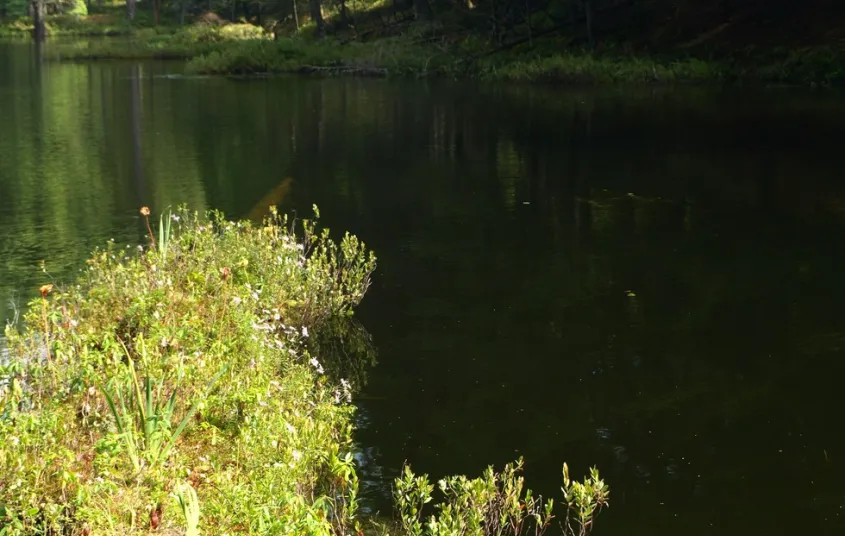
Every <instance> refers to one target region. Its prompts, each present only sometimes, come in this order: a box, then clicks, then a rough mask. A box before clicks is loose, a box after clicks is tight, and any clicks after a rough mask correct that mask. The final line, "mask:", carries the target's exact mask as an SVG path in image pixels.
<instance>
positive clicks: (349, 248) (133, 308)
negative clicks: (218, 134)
mask: <svg viewBox="0 0 845 536" xmlns="http://www.w3.org/2000/svg"><path fill="white" fill-rule="evenodd" d="M316 213H317V212H316V207H315V214H316ZM141 214H142V217H143V218H144V224H145V227H146V229H147V233H148V235H149V236H148V237H149V240H148V245H147V247H141V246H139V247H138V248H137V249H135V248H129V247H127V248H120V247H118V246H116V245H115V244H114V243H110V244H108V245H107V246H106V247H105V248H104V249H101V250H98V251H96V252H95V254H94V255H93V256H92V257H91V259H90V260H89V261H88V262H87V268H86V269H85V270H84V272H83V273H82V275H81V277H80V278H79V280H78V281H77V283H76V284H74V285H70V286H67V287H63V288H58V287H54V286H53V285H50V284H46V285H44V286H42V287H41V296H40V298H38V299H35V300H33V301H32V302H31V303H30V304H29V309H28V312H27V313H26V314H25V317H24V325H23V329H22V330H21V331H19V330H17V329H16V328H14V327H12V326H9V327H8V328H7V330H6V336H7V342H8V349H7V351H6V352H5V353H3V354H0V534H2V535H3V536H35V535H45V534H72V535H85V536H88V535H91V534H95V535H109V536H111V535H127V534H129V535H131V534H148V533H150V532H151V531H156V532H157V533H161V534H186V535H189V536H196V535H199V534H200V533H208V534H215V533H219V534H234V533H246V534H257V535H333V536H351V535H353V534H355V535H356V536H357V535H360V534H362V532H361V524H360V521H359V519H358V515H357V511H358V477H357V475H356V473H355V467H354V460H353V454H352V452H353V445H352V432H353V429H352V421H351V417H352V413H353V407H352V406H351V395H352V392H353V389H354V387H355V386H354V385H353V384H352V383H351V382H350V381H349V379H350V378H351V379H352V380H353V382H359V383H363V381H364V376H365V373H364V371H362V370H361V367H363V366H366V365H367V364H368V363H361V364H356V363H349V362H348V360H350V359H352V358H351V357H350V356H349V354H348V353H346V352H345V351H344V352H343V353H344V355H345V358H346V360H347V362H344V363H331V361H327V359H330V358H328V357H326V359H324V356H328V355H331V354H333V353H336V352H335V349H334V346H335V345H337V344H338V343H340V344H349V343H351V346H349V348H351V349H353V350H360V352H361V354H362V355H363V356H365V359H366V360H367V361H368V362H371V361H370V360H371V359H373V355H374V349H373V348H372V346H371V342H370V340H369V337H368V336H367V334H366V332H364V331H363V330H362V328H361V327H360V325H358V324H356V323H355V322H353V321H351V316H352V311H353V308H354V307H355V306H356V305H357V304H358V303H359V302H360V301H361V299H362V298H363V297H364V295H365V293H366V292H367V289H368V288H369V285H370V277H371V274H372V272H373V270H374V268H375V257H374V256H373V254H372V253H370V252H369V251H368V250H367V249H366V247H365V246H364V244H363V243H361V242H360V241H358V239H357V238H355V237H354V236H350V235H348V234H347V235H345V236H344V237H343V239H342V240H341V241H340V242H335V241H334V240H332V239H331V238H330V236H329V233H328V231H327V230H323V231H318V229H317V227H316V224H315V222H314V221H312V220H303V221H301V222H299V223H298V225H295V224H294V222H290V221H288V220H287V219H286V218H284V217H280V216H279V215H277V214H276V213H275V212H273V213H272V214H271V216H270V217H269V218H268V219H266V220H265V221H264V222H263V223H262V224H260V225H253V224H250V223H247V222H230V221H226V220H225V219H224V218H223V217H222V215H220V214H219V213H215V212H212V213H210V214H209V215H208V216H207V217H200V216H199V215H198V214H196V213H190V212H188V211H187V210H180V211H178V212H177V213H176V214H170V215H168V216H166V217H164V216H163V217H162V218H161V219H160V221H159V222H158V225H157V226H156V227H157V228H156V229H154V228H153V225H151V223H150V222H149V220H148V219H147V218H148V216H149V209H146V208H142V209H141ZM316 352H320V354H316ZM521 468H522V462H521V460H520V461H519V462H517V465H516V466H513V465H508V466H506V467H505V469H504V471H502V472H501V473H495V472H494V471H493V469H492V468H490V469H488V470H487V472H485V474H484V475H483V476H482V477H481V478H477V479H467V478H466V477H463V476H457V477H448V478H445V479H443V480H441V481H440V482H439V488H440V493H441V494H442V500H441V501H440V502H439V504H438V505H437V506H435V508H434V512H433V513H432V515H429V516H428V517H424V512H423V509H424V507H425V505H426V504H427V503H429V502H431V501H432V491H433V486H432V485H431V484H429V483H428V480H427V477H426V476H422V477H417V476H415V475H413V473H411V471H410V468H406V469H405V473H404V475H403V477H402V478H399V479H397V480H396V482H395V493H394V496H395V498H396V505H397V513H398V520H397V523H396V530H395V531H394V532H393V533H394V534H397V535H406V536H422V535H423V534H425V535H428V536H441V535H442V536H446V535H449V536H487V535H490V536H492V535H494V534H495V535H497V536H504V535H510V536H521V535H523V534H528V533H534V534H535V535H536V534H542V533H543V532H544V531H545V530H546V529H548V528H549V527H550V526H552V520H553V518H554V503H552V502H551V501H548V502H544V501H543V500H542V499H540V498H539V497H534V496H533V495H532V493H531V492H530V491H529V490H527V489H525V488H524V483H523V480H522V477H521V476H518V472H519V471H520V470H521ZM562 490H563V493H564V505H563V513H564V514H565V517H563V518H562V520H561V526H562V528H563V529H564V532H565V533H566V534H579V535H583V534H586V533H587V532H589V530H590V528H591V527H592V523H593V519H594V517H595V516H596V515H597V514H598V512H599V511H600V510H601V508H602V507H603V506H605V505H606V504H607V497H608V489H607V486H606V485H605V484H604V482H603V481H602V480H600V479H599V476H598V473H597V472H596V471H595V470H593V471H592V472H591V475H590V476H589V477H588V478H586V479H584V481H583V482H575V481H570V479H569V474H568V470H567V468H566V465H564V479H563V488H562ZM375 530H376V531H377V532H379V533H381V534H388V533H389V531H388V530H387V528H385V527H381V526H378V525H376V526H375Z"/></svg>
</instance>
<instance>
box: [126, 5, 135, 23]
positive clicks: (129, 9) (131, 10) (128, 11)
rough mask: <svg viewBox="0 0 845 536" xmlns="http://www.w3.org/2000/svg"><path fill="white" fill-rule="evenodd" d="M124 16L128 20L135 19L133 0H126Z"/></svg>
mask: <svg viewBox="0 0 845 536" xmlns="http://www.w3.org/2000/svg"><path fill="white" fill-rule="evenodd" d="M126 16H127V17H128V18H129V20H135V0H126Z"/></svg>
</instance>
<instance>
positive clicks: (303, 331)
mask: <svg viewBox="0 0 845 536" xmlns="http://www.w3.org/2000/svg"><path fill="white" fill-rule="evenodd" d="M302 336H303V337H307V336H308V328H307V327H305V326H302Z"/></svg>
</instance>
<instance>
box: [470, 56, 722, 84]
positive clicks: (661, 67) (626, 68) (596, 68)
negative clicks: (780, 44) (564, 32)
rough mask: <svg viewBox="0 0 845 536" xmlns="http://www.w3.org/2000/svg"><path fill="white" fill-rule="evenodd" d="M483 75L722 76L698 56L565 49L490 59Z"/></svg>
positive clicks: (594, 79) (570, 78) (603, 79)
mask: <svg viewBox="0 0 845 536" xmlns="http://www.w3.org/2000/svg"><path fill="white" fill-rule="evenodd" d="M481 76H482V77H483V78H487V79H494V80H512V81H520V82H569V83H611V82H637V83H661V82H712V81H718V80H721V79H723V77H724V72H723V70H722V69H721V68H720V67H719V65H717V64H715V63H711V62H706V61H702V60H698V59H694V58H691V59H685V60H676V61H669V62H659V61H656V60H653V59H649V58H639V57H618V58H614V57H601V56H595V55H592V54H588V53H572V52H567V53H562V54H554V55H551V56H546V57H538V58H533V59H525V60H523V59H517V60H513V61H508V62H506V63H504V64H501V63H499V64H497V63H495V62H490V64H489V65H487V66H485V67H484V68H483V69H482V70H481Z"/></svg>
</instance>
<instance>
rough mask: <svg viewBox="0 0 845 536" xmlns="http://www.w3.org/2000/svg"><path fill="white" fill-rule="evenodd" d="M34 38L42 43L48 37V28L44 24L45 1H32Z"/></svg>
mask: <svg viewBox="0 0 845 536" xmlns="http://www.w3.org/2000/svg"><path fill="white" fill-rule="evenodd" d="M30 10H31V11H32V38H33V39H34V40H35V41H36V42H37V43H40V42H42V41H44V39H45V38H46V37H47V27H46V25H45V24H44V1H43V0H32V4H31V5H30Z"/></svg>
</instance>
